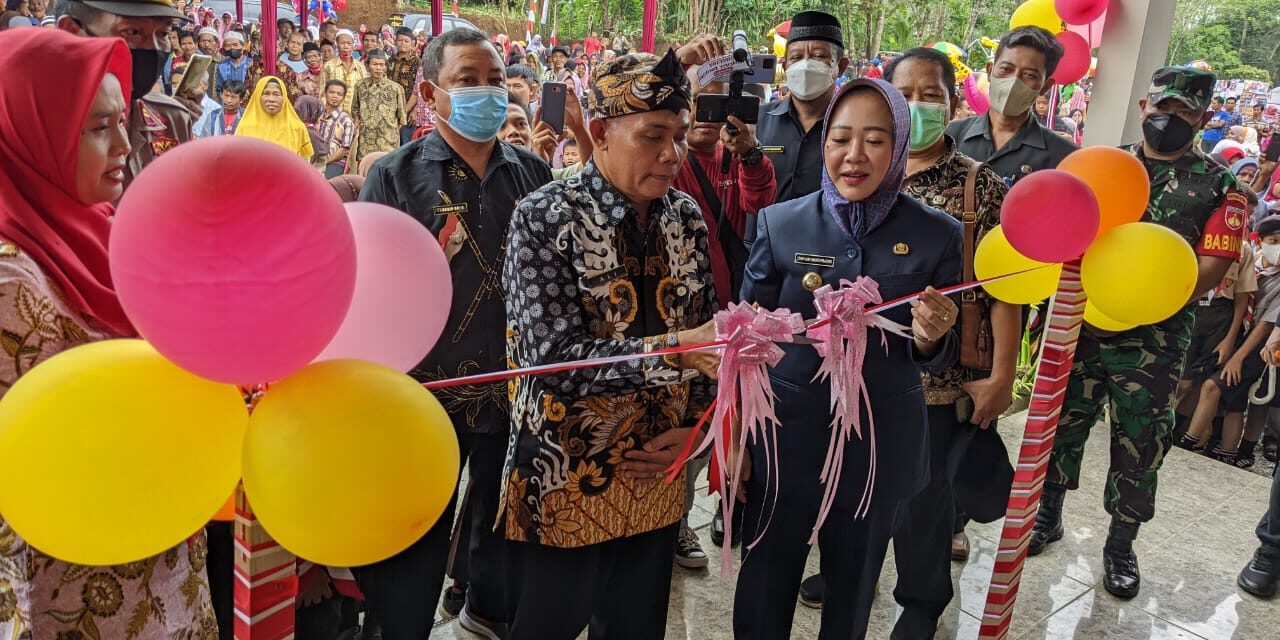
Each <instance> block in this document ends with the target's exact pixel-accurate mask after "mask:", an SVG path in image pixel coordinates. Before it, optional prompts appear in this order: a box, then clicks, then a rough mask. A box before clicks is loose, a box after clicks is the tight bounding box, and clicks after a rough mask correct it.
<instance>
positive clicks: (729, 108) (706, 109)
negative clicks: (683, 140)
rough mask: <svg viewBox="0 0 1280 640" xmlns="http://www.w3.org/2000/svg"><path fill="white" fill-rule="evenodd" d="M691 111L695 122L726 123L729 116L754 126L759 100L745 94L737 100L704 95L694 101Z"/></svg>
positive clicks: (710, 94)
mask: <svg viewBox="0 0 1280 640" xmlns="http://www.w3.org/2000/svg"><path fill="white" fill-rule="evenodd" d="M693 110H694V115H693V119H694V121H696V122H728V121H729V116H734V117H736V118H738V119H739V120H741V121H742V122H743V124H755V123H756V121H757V120H758V119H759V118H760V98H758V97H756V96H753V95H750V94H746V93H744V95H742V96H741V97H738V98H730V97H729V96H727V95H723V94H716V93H704V94H702V95H700V96H698V98H697V100H695V101H694V107H693Z"/></svg>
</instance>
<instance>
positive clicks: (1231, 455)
mask: <svg viewBox="0 0 1280 640" xmlns="http://www.w3.org/2000/svg"><path fill="white" fill-rule="evenodd" d="M1204 455H1205V456H1206V457H1209V458H1213V459H1214V460H1217V461H1218V462H1221V463H1223V464H1229V465H1232V466H1234V465H1235V463H1236V452H1234V451H1223V450H1222V447H1221V446H1217V447H1214V448H1213V450H1212V451H1206V452H1205V454H1204Z"/></svg>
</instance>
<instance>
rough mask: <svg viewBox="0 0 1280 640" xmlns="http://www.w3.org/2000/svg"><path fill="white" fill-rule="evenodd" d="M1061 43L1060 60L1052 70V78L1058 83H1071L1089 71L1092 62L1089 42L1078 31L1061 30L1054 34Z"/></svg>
mask: <svg viewBox="0 0 1280 640" xmlns="http://www.w3.org/2000/svg"><path fill="white" fill-rule="evenodd" d="M1054 37H1056V38H1057V39H1058V42H1059V43H1060V44H1062V61H1061V62H1059V63H1058V69H1057V70H1056V71H1054V72H1053V79H1054V81H1055V82H1057V83H1058V84H1071V83H1072V82H1075V81H1076V80H1079V79H1080V78H1083V77H1084V74H1086V73H1089V65H1090V64H1091V63H1092V62H1093V59H1092V56H1091V55H1090V54H1091V51H1090V50H1089V42H1088V41H1087V40H1085V39H1084V37H1083V36H1081V35H1080V34H1078V33H1072V32H1070V31H1063V32H1062V33H1059V34H1058V35H1056V36H1054Z"/></svg>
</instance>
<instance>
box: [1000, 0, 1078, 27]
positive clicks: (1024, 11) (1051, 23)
mask: <svg viewBox="0 0 1280 640" xmlns="http://www.w3.org/2000/svg"><path fill="white" fill-rule="evenodd" d="M1026 26H1036V27H1040V28H1042V29H1045V30H1046V31H1048V32H1049V33H1053V34H1058V33H1062V32H1063V31H1066V29H1067V27H1066V24H1064V23H1063V22H1062V18H1060V17H1059V16H1058V10H1057V9H1055V8H1054V6H1053V0H1027V1H1026V2H1024V3H1022V4H1020V5H1018V8H1017V9H1014V10H1013V16H1012V17H1010V18H1009V28H1010V29H1016V28H1018V27H1026Z"/></svg>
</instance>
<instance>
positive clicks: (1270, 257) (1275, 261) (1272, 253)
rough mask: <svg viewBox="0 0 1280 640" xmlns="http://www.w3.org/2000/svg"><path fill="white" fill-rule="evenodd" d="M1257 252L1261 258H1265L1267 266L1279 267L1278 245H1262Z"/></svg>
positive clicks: (1279, 253)
mask: <svg viewBox="0 0 1280 640" xmlns="http://www.w3.org/2000/svg"><path fill="white" fill-rule="evenodd" d="M1259 251H1260V252H1262V257H1263V258H1266V260H1267V264H1268V265H1271V266H1273V267H1274V266H1278V265H1280V244H1264V245H1262V248H1261V249H1259Z"/></svg>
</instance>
